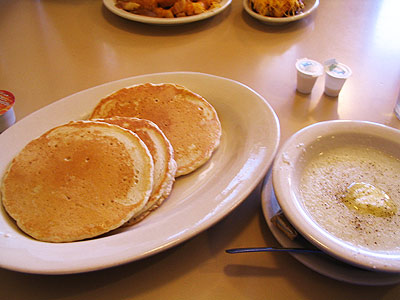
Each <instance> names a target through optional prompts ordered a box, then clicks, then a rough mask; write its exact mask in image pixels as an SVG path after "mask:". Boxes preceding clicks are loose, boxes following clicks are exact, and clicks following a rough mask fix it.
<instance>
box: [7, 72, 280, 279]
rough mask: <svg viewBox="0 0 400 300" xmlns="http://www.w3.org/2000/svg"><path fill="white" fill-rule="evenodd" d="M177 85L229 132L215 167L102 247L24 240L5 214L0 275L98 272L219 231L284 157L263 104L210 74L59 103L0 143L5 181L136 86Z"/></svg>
mask: <svg viewBox="0 0 400 300" xmlns="http://www.w3.org/2000/svg"><path fill="white" fill-rule="evenodd" d="M145 82H152V83H165V82H169V83H176V84H180V85H183V86H185V87H187V88H189V89H190V90H192V91H194V92H196V93H198V94H200V95H202V96H203V97H205V98H206V99H207V100H208V101H209V102H210V103H211V104H212V105H213V106H214V107H215V109H216V111H217V113H218V115H219V117H220V120H221V124H222V138H221V144H220V146H219V148H218V149H217V150H216V152H215V153H214V154H213V156H212V158H211V159H210V161H209V162H208V163H206V164H205V165H204V166H202V167H201V168H200V169H198V170H196V171H195V172H193V173H191V174H189V175H186V176H182V177H180V178H178V179H177V180H176V182H175V185H174V188H173V191H172V193H171V195H170V197H169V198H168V199H167V200H166V201H165V202H164V203H163V205H162V206H161V207H160V208H158V209H157V210H156V211H154V212H153V213H152V214H151V215H150V216H149V217H147V218H146V219H144V220H143V221H142V222H140V223H138V224H137V225H135V226H132V227H126V228H122V229H118V230H116V231H113V232H112V233H110V234H108V235H106V236H103V237H99V238H96V239H91V240H86V241H80V242H74V243H61V244H54V243H45V242H40V241H36V240H33V239H31V238H29V237H28V236H27V235H25V234H23V233H22V232H21V231H20V230H19V229H18V228H17V227H16V226H15V224H14V223H13V222H12V221H11V220H10V218H9V217H8V216H7V214H6V212H5V211H4V209H3V207H2V206H1V207H2V208H1V214H0V253H1V255H0V267H3V268H7V269H11V270H16V271H22V272H28V273H40V274H67V273H78V272H86V271H93V270H98V269H102V268H107V267H111V266H116V265H119V264H123V263H127V262H131V261H134V260H138V259H141V258H144V257H147V256H150V255H153V254H155V253H158V252H161V251H163V250H166V249H168V248H171V247H173V246H175V245H177V244H179V243H182V242H183V241H185V240H187V239H189V238H191V237H193V236H195V235H197V234H198V233H200V232H202V231H204V230H205V229H207V228H209V227H210V226H212V225H214V224H215V223H216V222H218V221H219V220H220V219H222V218H223V217H224V216H225V215H227V214H228V213H229V212H231V211H232V210H233V209H234V208H236V207H237V206H238V205H239V204H240V203H241V202H242V201H243V200H244V199H245V198H246V197H247V196H248V195H249V194H250V193H251V191H252V190H253V189H254V188H255V187H256V185H257V184H258V182H260V180H262V178H263V177H264V175H265V173H266V172H267V170H268V168H269V167H270V165H271V163H272V160H273V158H274V155H275V153H276V151H277V147H278V144H279V138H280V129H279V121H278V118H277V116H276V114H275V112H274V111H273V109H272V108H271V106H270V105H269V104H268V103H267V102H266V101H265V99H264V98H263V97H261V96H260V95H259V94H257V93H256V92H255V91H253V90H251V89H250V88H248V87H247V86H245V85H243V84H241V83H238V82H236V81H233V80H229V79H226V78H221V77H217V76H213V75H208V74H201V73H191V72H178V73H159V74H149V75H144V76H138V77H131V78H127V79H122V80H118V81H114V82H110V83H106V84H103V85H100V86H97V87H94V88H91V89H88V90H85V91H82V92H79V93H76V94H74V95H71V96H69V97H66V98H64V99H61V100H59V101H57V102H54V103H52V104H50V105H48V106H46V107H44V108H42V109H40V110H38V111H37V112H34V113H32V114H31V115H29V116H27V117H26V118H24V119H22V120H21V121H19V122H17V123H16V124H15V125H13V126H12V127H10V128H9V129H7V130H6V131H4V132H3V133H2V134H1V135H0V153H1V157H0V174H1V175H0V176H2V174H3V173H4V171H5V169H6V167H7V165H8V164H9V163H10V161H11V160H12V158H13V157H14V156H15V155H16V154H17V153H18V152H19V151H20V150H21V149H22V148H23V147H24V146H25V145H26V144H27V143H28V142H29V141H31V140H32V139H33V138H35V137H37V136H39V135H41V134H42V133H44V132H45V131H47V130H48V129H50V128H52V127H54V126H56V125H60V124H63V123H66V122H69V121H71V120H78V119H82V118H84V117H85V116H87V115H88V114H89V113H90V112H91V111H92V109H93V108H94V106H95V105H96V104H97V103H98V102H99V100H100V99H101V98H102V97H104V96H106V95H108V94H110V93H112V92H113V91H115V90H118V89H121V88H123V87H127V86H131V85H134V84H139V83H145Z"/></svg>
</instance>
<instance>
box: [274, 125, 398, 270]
mask: <svg viewBox="0 0 400 300" xmlns="http://www.w3.org/2000/svg"><path fill="white" fill-rule="evenodd" d="M346 132H347V133H349V132H351V133H356V132H359V133H361V134H363V135H369V136H371V137H379V138H384V139H385V140H388V141H390V142H392V143H394V144H397V145H399V147H400V130H397V129H395V128H392V127H388V126H385V125H382V124H377V123H373V122H368V121H353V120H335V121H324V122H319V123H316V124H313V125H310V126H307V127H305V128H303V129H301V130H299V131H298V132H297V133H295V134H294V135H293V136H291V137H290V138H289V139H288V140H287V141H286V142H285V143H284V145H283V146H282V147H281V148H280V150H279V151H278V153H277V155H276V157H275V161H274V164H273V168H272V182H273V186H274V190H275V193H276V197H277V200H278V202H279V205H280V206H281V208H282V211H283V212H284V214H285V216H286V217H287V218H288V220H289V221H290V222H291V224H293V226H294V227H295V228H296V229H297V230H298V231H299V233H301V234H302V235H303V236H304V237H305V238H306V239H307V240H308V241H310V242H311V243H312V244H314V245H315V246H317V247H318V248H320V249H322V250H323V251H325V252H326V253H328V254H330V255H332V256H333V257H336V258H338V259H340V260H342V261H345V262H347V263H350V264H352V265H354V266H358V267H362V268H365V269H369V270H376V271H383V272H393V273H399V272H400V252H396V253H393V254H390V253H378V252H374V251H368V250H363V249H360V248H356V247H354V246H352V245H350V244H348V243H346V242H343V241H341V240H339V239H337V238H335V237H334V236H332V235H330V234H328V233H327V232H326V231H324V230H323V229H321V228H320V227H319V226H318V225H317V224H316V223H315V222H314V221H313V220H312V219H311V217H310V216H309V215H308V214H307V212H306V211H305V210H304V209H303V208H302V205H301V203H300V202H301V200H300V199H297V198H296V196H295V194H294V192H292V188H293V186H292V182H293V172H294V171H293V167H290V168H289V167H285V165H286V166H288V162H295V161H296V160H297V159H298V158H299V157H300V156H301V153H302V151H303V149H304V148H305V149H306V148H307V145H309V144H311V143H312V142H314V141H315V140H316V138H317V137H320V136H321V137H323V136H332V135H335V136H337V135H338V134H340V133H346ZM300 144H304V147H301V148H300V147H296V145H300Z"/></svg>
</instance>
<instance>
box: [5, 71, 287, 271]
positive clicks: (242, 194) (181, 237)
mask: <svg viewBox="0 0 400 300" xmlns="http://www.w3.org/2000/svg"><path fill="white" fill-rule="evenodd" d="M171 76H178V77H179V76H182V78H187V76H191V78H197V79H199V78H200V77H201V78H205V79H204V80H222V81H225V82H229V84H234V85H238V86H240V88H243V89H246V93H247V92H248V93H251V95H253V96H254V97H256V98H257V100H254V101H257V102H258V101H262V102H263V103H262V104H260V105H263V106H264V105H265V108H266V111H268V114H269V116H271V117H272V118H273V119H272V120H271V124H272V123H273V124H274V125H275V126H274V127H275V128H271V130H274V131H275V133H274V143H275V145H274V146H273V147H272V148H271V149H272V152H271V153H272V155H270V157H268V158H265V157H263V159H262V161H263V162H265V165H264V166H262V167H259V169H257V170H260V172H259V173H258V174H256V175H257V176H254V177H252V180H253V181H254V182H249V181H247V185H246V186H242V187H241V189H240V190H239V191H238V193H239V194H238V196H236V197H235V198H234V199H233V200H234V201H230V202H229V205H226V204H225V207H224V208H223V210H222V211H220V212H219V213H218V214H216V215H215V214H214V215H212V216H211V217H209V218H206V219H205V220H202V222H200V226H194V227H191V228H189V232H184V233H183V234H182V233H180V234H177V235H176V236H175V237H173V238H169V237H168V238H169V239H168V238H166V239H165V240H163V241H162V242H160V243H159V244H158V245H157V247H156V248H152V249H146V250H145V251H142V252H141V253H140V255H135V257H132V256H129V255H125V256H124V257H123V259H115V260H112V261H109V260H107V263H105V264H103V263H99V264H89V265H87V264H86V265H83V266H76V265H75V264H74V263H72V264H71V266H68V267H65V266H63V267H57V266H52V267H43V268H38V267H34V268H33V267H31V266H26V265H24V266H21V265H19V264H18V263H15V262H12V263H10V262H5V261H4V260H2V259H0V267H3V268H5V269H11V270H15V271H20V272H25V273H35V274H73V273H82V272H88V271H95V270H99V269H104V268H108V267H113V266H116V265H121V264H124V263H127V262H132V261H136V260H139V259H143V258H145V257H148V256H151V255H153V254H156V253H159V252H162V251H165V250H167V249H169V248H172V247H173V246H176V245H178V244H180V243H182V242H184V241H186V240H188V239H190V238H192V237H194V236H196V235H197V234H199V233H200V232H202V231H204V230H206V229H208V228H210V227H211V226H213V225H215V224H216V223H217V222H219V221H220V220H221V219H222V218H223V217H225V216H226V215H227V214H229V213H230V212H232V211H233V210H234V209H235V208H236V207H237V206H238V205H239V204H240V203H241V202H243V201H244V200H245V199H246V198H247V197H248V195H249V194H250V193H251V191H252V190H253V189H254V188H255V187H256V185H257V184H258V183H259V182H260V181H261V180H262V178H263V176H264V175H265V173H266V172H267V170H268V168H269V167H271V165H272V161H273V158H274V157H275V154H276V152H277V149H278V146H279V141H280V124H279V119H278V117H277V115H276V113H275V111H274V110H273V108H272V106H271V105H270V104H269V103H268V102H267V101H266V99H265V98H264V97H262V96H261V95H260V94H258V93H257V92H255V91H254V90H253V89H251V88H250V87H248V86H246V85H244V84H243V83H240V82H238V81H235V80H232V79H229V78H224V77H220V76H216V75H211V74H206V73H198V72H164V73H152V74H143V75H138V76H132V77H128V78H122V79H119V80H115V81H110V82H106V83H103V84H100V85H98V86H94V87H91V88H88V89H85V90H82V91H79V92H77V93H74V94H72V95H69V96H67V97H64V98H61V99H59V100H57V101H55V102H53V103H50V104H49V105H47V106H44V107H42V108H41V109H39V110H37V111H35V112H33V113H31V114H30V115H28V116H26V117H25V118H23V119H21V120H20V121H18V122H17V123H16V124H15V125H13V126H18V124H21V123H20V122H21V121H23V120H25V119H27V118H30V117H31V116H33V117H37V115H40V114H41V113H40V111H42V110H43V111H44V110H46V109H51V107H52V106H53V105H57V104H58V103H64V102H65V101H68V100H69V99H71V98H73V97H77V95H81V96H82V94H83V95H85V93H87V92H89V91H92V90H94V91H96V89H98V88H102V87H108V86H116V85H117V86H118V85H121V86H128V85H131V84H133V82H137V81H141V82H142V83H143V82H148V81H149V80H148V79H149V78H156V77H157V78H158V79H159V80H162V81H163V82H167V81H168V79H167V77H171ZM163 78H164V79H163ZM182 80H184V79H181V81H182ZM177 83H178V84H179V82H177ZM227 84H228V83H227ZM116 89H118V88H116ZM254 99H255V98H254ZM13 126H12V127H10V128H9V129H7V130H6V131H5V132H9V134H12V133H13V131H12V128H13ZM48 126H49V127H51V126H50V125H48ZM0 139H1V137H0ZM269 146H270V145H269ZM1 208H2V209H3V207H2V205H1ZM175 213H176V212H175ZM197 221H198V220H197ZM151 226H152V225H151ZM0 230H1V228H0ZM186 231H187V230H186ZM112 237H113V236H111V238H112ZM3 238H4V236H1V233H0V239H3ZM0 241H1V240H0ZM3 241H4V240H3ZM94 241H96V239H94V240H89V241H81V242H77V243H81V244H82V245H84V246H83V248H84V247H89V246H90V245H91V244H93V242H94ZM33 243H34V244H35V242H33ZM37 243H43V242H37ZM51 245H55V248H54V249H59V248H62V245H59V244H51ZM50 247H51V246H50ZM0 248H4V244H3V243H1V244H0ZM57 251H58V250H57Z"/></svg>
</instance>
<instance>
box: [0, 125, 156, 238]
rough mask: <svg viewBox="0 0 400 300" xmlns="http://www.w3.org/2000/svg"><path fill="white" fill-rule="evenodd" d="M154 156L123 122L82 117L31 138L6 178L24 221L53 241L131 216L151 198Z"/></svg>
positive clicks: (12, 210) (14, 211) (13, 206)
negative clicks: (108, 121)
mask: <svg viewBox="0 0 400 300" xmlns="http://www.w3.org/2000/svg"><path fill="white" fill-rule="evenodd" d="M152 184H153V162H152V158H151V156H150V153H149V151H148V149H147V147H146V146H145V144H144V143H143V142H142V141H141V140H140V139H139V137H138V136H137V135H135V134H134V133H132V132H131V131H129V130H125V129H123V128H121V127H119V126H115V125H110V124H106V123H100V122H91V121H77V122H71V123H68V124H65V125H61V126H58V127H56V128H53V129H51V130H49V131H48V132H46V133H44V134H43V135H41V136H40V137H39V138H37V139H35V140H33V141H31V142H30V143H28V144H27V145H26V146H25V147H24V148H23V149H22V150H21V152H20V153H19V154H18V155H17V156H16V157H15V158H14V159H13V161H12V162H11V164H10V166H9V168H8V170H7V172H6V174H5V176H4V178H3V182H2V189H1V190H2V201H3V205H4V207H5V209H6V211H7V212H8V214H9V215H10V216H11V217H12V218H13V219H14V220H15V221H16V222H17V225H18V226H19V227H20V228H21V229H22V230H23V231H24V232H26V233H27V234H29V235H31V236H32V237H34V238H36V239H38V240H41V241H48V242H70V241H76V240H82V239H86V238H91V237H95V236H98V235H100V234H103V233H105V232H108V231H110V230H112V229H115V228H117V227H119V226H121V225H122V224H124V223H125V222H127V221H128V220H129V219H130V218H131V217H132V216H133V215H134V214H135V212H138V211H140V210H141V209H142V208H143V207H144V205H145V204H146V202H147V200H148V198H149V196H150V194H151V191H152Z"/></svg>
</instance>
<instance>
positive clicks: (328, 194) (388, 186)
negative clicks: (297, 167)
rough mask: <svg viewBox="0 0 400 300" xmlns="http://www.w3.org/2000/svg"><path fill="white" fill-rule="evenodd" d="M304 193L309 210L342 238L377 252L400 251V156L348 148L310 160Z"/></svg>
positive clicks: (331, 231) (304, 176)
mask: <svg viewBox="0 0 400 300" xmlns="http://www.w3.org/2000/svg"><path fill="white" fill-rule="evenodd" d="M299 188H300V194H301V197H302V200H303V204H304V206H305V209H306V211H307V212H308V214H309V215H310V217H311V218H312V219H314V221H315V222H316V223H317V224H319V226H320V227H321V228H323V229H325V230H326V231H327V232H329V233H331V234H332V235H334V236H336V237H337V238H339V239H341V240H343V241H345V242H347V243H349V244H352V245H356V246H357V247H360V248H365V249H369V250H373V251H396V253H397V252H398V251H400V234H399V232H400V209H398V208H400V159H399V158H398V157H394V156H391V155H389V154H386V153H383V152H381V151H379V150H377V149H374V148H366V147H363V146H343V147H339V148H333V149H329V150H327V151H324V152H323V153H322V154H321V155H317V156H316V157H314V159H312V160H311V161H309V163H308V164H307V165H306V166H305V169H304V170H303V172H302V176H301V182H300V186H299Z"/></svg>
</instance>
